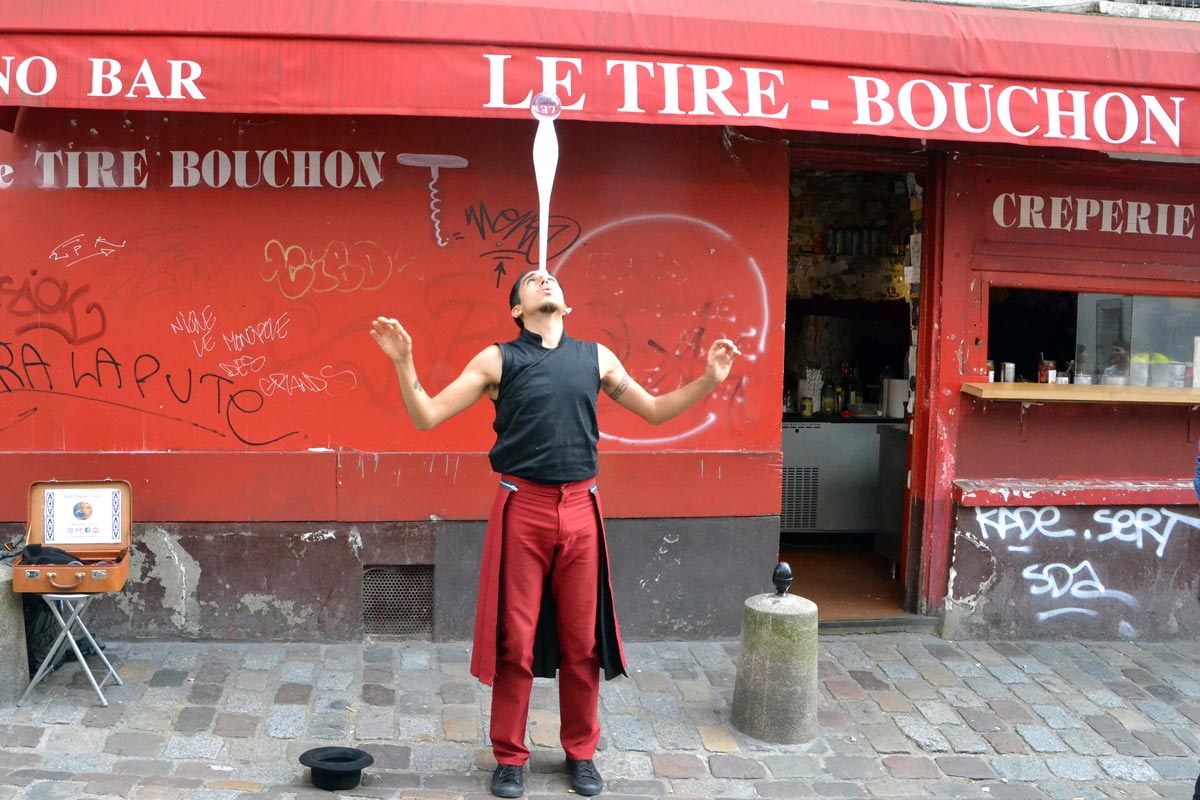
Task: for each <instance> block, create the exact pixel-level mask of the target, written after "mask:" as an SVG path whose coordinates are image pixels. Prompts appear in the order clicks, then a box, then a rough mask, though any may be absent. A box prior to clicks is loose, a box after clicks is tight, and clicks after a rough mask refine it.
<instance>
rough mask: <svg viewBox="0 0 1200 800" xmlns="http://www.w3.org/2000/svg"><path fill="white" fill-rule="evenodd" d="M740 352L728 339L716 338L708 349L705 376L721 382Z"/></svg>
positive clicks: (727, 374)
mask: <svg viewBox="0 0 1200 800" xmlns="http://www.w3.org/2000/svg"><path fill="white" fill-rule="evenodd" d="M741 354H742V353H741V351H740V350H738V349H737V345H735V344H734V343H733V342H732V341H730V340H729V339H717V340H716V341H715V342H713V346H712V347H710V348H709V349H708V363H707V365H706V366H705V368H704V375H705V377H707V378H709V379H710V380H712V381H715V382H716V383H718V384H719V383H721V382H722V381H724V380H725V379H726V378H728V377H729V370H730V369H731V368H732V367H733V361H734V359H736V358H737V357H738V356H740V355H741Z"/></svg>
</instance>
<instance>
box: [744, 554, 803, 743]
mask: <svg viewBox="0 0 1200 800" xmlns="http://www.w3.org/2000/svg"><path fill="white" fill-rule="evenodd" d="M789 577H790V576H789ZM789 582H790V581H789ZM817 698H818V692H817V606H816V604H815V603H813V602H812V601H811V600H806V599H805V598H803V597H797V596H796V595H791V594H788V595H779V594H760V595H756V596H754V597H751V598H750V599H749V600H747V601H746V609H745V612H744V614H743V616H742V644H741V651H740V653H739V655H738V667H737V679H736V680H735V682H734V688H733V725H734V727H735V728H737V729H738V730H739V731H741V732H742V733H745V734H747V735H748V736H753V737H754V738H755V739H761V740H762V741H764V742H775V743H778V744H800V743H802V742H808V741H812V740H813V739H815V738H816V736H817Z"/></svg>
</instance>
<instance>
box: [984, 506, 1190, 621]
mask: <svg viewBox="0 0 1200 800" xmlns="http://www.w3.org/2000/svg"><path fill="white" fill-rule="evenodd" d="M975 522H976V524H977V525H978V526H979V531H980V533H981V534H982V537H983V539H985V540H989V539H996V540H999V541H1000V542H1004V543H1005V544H1006V545H1007V549H1008V550H1009V551H1010V552H1018V553H1030V554H1032V553H1033V551H1034V546H1035V543H1036V542H1037V540H1038V539H1039V538H1047V539H1065V538H1076V539H1081V540H1083V541H1085V542H1093V541H1094V542H1095V543H1097V544H1103V543H1105V542H1116V543H1119V544H1123V545H1132V546H1133V548H1134V549H1137V550H1142V551H1144V550H1150V551H1151V552H1153V553H1154V556H1155V557H1156V558H1159V559H1161V558H1162V557H1163V555H1164V553H1165V552H1166V549H1167V545H1168V544H1169V543H1170V541H1171V536H1172V534H1174V533H1175V532H1176V531H1177V530H1179V528H1180V526H1181V525H1182V526H1183V527H1190V528H1193V529H1195V530H1198V531H1200V517H1193V516H1189V515H1187V514H1182V513H1180V512H1178V511H1172V510H1171V509H1169V508H1132V509H1131V508H1122V509H1112V508H1098V509H1096V510H1095V512H1093V514H1092V522H1094V523H1095V525H1094V527H1092V526H1089V527H1086V528H1084V529H1083V530H1076V529H1074V528H1070V527H1065V526H1060V523H1061V522H1062V511H1061V510H1060V509H1058V508H1057V507H1054V506H1046V507H1042V508H1034V507H1018V508H1003V507H1000V508H983V507H980V508H976V509H975ZM1021 577H1022V578H1024V579H1025V581H1026V582H1027V584H1028V586H1029V593H1030V595H1033V596H1035V597H1039V596H1046V597H1048V598H1049V599H1052V600H1066V601H1068V602H1070V601H1072V600H1082V601H1089V600H1115V601H1117V602H1120V603H1123V604H1125V605H1126V606H1128V607H1130V608H1137V606H1138V601H1137V598H1136V597H1135V596H1134V595H1132V594H1130V593H1128V592H1123V591H1119V590H1116V589H1111V588H1108V587H1107V586H1105V584H1104V582H1103V581H1102V580H1101V578H1100V576H1099V574H1098V573H1097V572H1096V568H1095V567H1094V566H1093V565H1092V563H1091V561H1090V560H1084V561H1081V562H1079V563H1078V564H1076V565H1075V566H1071V565H1069V564H1065V563H1061V562H1055V563H1049V564H1042V563H1036V564H1031V565H1029V566H1027V567H1025V568H1024V569H1023V570H1022V571H1021ZM1068 614H1082V615H1084V616H1092V617H1094V616H1097V615H1098V612H1097V611H1096V610H1095V609H1093V608H1086V607H1081V606H1076V605H1069V606H1061V607H1059V608H1053V609H1049V610H1046V611H1041V612H1039V613H1038V614H1037V619H1038V621H1039V622H1042V621H1045V620H1047V619H1051V618H1054V617H1059V616H1063V615H1068ZM1121 630H1122V631H1123V632H1125V633H1127V634H1133V635H1136V631H1135V630H1134V629H1133V628H1132V626H1130V625H1129V624H1128V623H1127V622H1125V621H1124V620H1122V624H1121Z"/></svg>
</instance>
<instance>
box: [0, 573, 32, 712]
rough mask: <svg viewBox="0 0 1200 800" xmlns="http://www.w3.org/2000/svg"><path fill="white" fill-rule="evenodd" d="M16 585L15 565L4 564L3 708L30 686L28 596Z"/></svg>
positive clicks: (0, 579) (0, 631)
mask: <svg viewBox="0 0 1200 800" xmlns="http://www.w3.org/2000/svg"><path fill="white" fill-rule="evenodd" d="M12 585H13V581H12V567H11V566H9V565H7V564H4V565H0V708H4V707H6V706H11V705H13V704H14V703H16V702H17V700H19V699H20V698H21V695H22V694H23V693H24V692H25V687H26V686H28V685H29V657H28V656H27V655H26V651H25V611H24V608H25V607H24V603H23V599H24V596H23V595H19V594H16V593H15V592H13V590H12Z"/></svg>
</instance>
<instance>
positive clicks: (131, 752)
mask: <svg viewBox="0 0 1200 800" xmlns="http://www.w3.org/2000/svg"><path fill="white" fill-rule="evenodd" d="M628 651H629V652H628V655H629V657H630V667H631V673H630V674H631V678H630V679H628V680H625V679H620V680H617V681H614V682H611V683H606V684H604V687H603V690H602V695H601V722H602V725H603V728H604V733H605V738H604V741H603V742H602V748H603V749H602V750H601V752H599V753H598V754H597V757H596V762H597V765H598V766H599V767H600V769H601V771H602V772H603V774H604V775H605V777H606V779H607V781H608V787H607V788H606V791H605V794H604V795H603V796H604V797H608V798H618V797H627V798H628V797H633V798H671V800H683V799H684V798H802V797H846V798H858V797H871V798H874V797H892V798H898V797H987V798H1076V797H1079V798H1100V797H1119V798H1155V797H1178V798H1188V797H1191V790H1192V785H1193V783H1194V781H1195V779H1196V775H1197V772H1198V771H1200V757H1198V755H1200V735H1198V734H1200V728H1198V727H1197V723H1200V643H1197V642H1182V643H1172V644H1124V643H1079V642H1066V643H1044V642H1043V643H1038V642H1031V643H1008V642H991V643H985V642H966V643H949V642H944V641H942V640H940V639H937V638H935V637H932V636H929V635H925V634H895V633H889V634H875V635H870V634H856V635H841V636H822V638H821V647H820V672H821V693H822V697H821V711H820V715H821V724H822V733H821V736H820V737H819V738H818V739H817V740H816V741H814V742H812V743H810V744H807V745H803V746H790V747H785V746H775V745H767V744H764V743H762V742H758V741H755V740H753V739H750V738H747V737H744V736H742V735H741V734H739V733H738V732H737V731H735V730H734V729H733V728H732V727H731V726H730V724H729V702H730V697H731V695H732V690H733V682H734V674H735V656H736V651H737V645H736V643H713V642H684V643H678V642H672V643H656V644H634V645H631V646H629V648H628ZM108 653H109V654H110V657H111V658H113V660H114V663H115V664H116V665H117V667H118V669H119V671H120V673H121V675H122V677H123V678H124V679H125V681H126V684H125V685H124V686H114V687H111V688H109V689H108V690H107V691H108V695H109V700H110V701H111V704H110V705H109V707H108V708H102V707H100V706H99V705H98V704H97V702H96V698H95V695H94V694H93V693H92V691H91V689H90V688H89V687H88V685H87V684H86V682H85V681H84V679H83V675H82V673H81V672H80V671H79V669H78V667H77V666H75V665H74V664H73V663H72V664H68V665H67V666H66V667H64V668H62V669H60V670H59V671H58V672H57V673H55V674H54V675H52V676H51V678H50V679H49V680H48V681H47V682H46V683H45V684H44V685H43V686H40V687H38V689H37V690H36V691H37V693H36V695H35V696H34V697H33V698H32V699H31V700H30V702H29V703H28V704H27V705H26V706H25V707H23V708H12V707H9V708H0V800H8V799H9V798H29V800H50V799H51V798H72V799H73V798H105V797H130V798H170V800H176V799H179V800H189V799H190V798H206V799H208V798H211V799H213V800H216V799H217V798H263V799H264V800H266V799H267V798H270V799H271V800H274V799H275V798H279V799H280V800H282V799H283V798H315V797H323V798H324V797H333V796H335V795H334V794H332V793H328V792H323V791H320V790H316V789H313V788H312V787H311V786H308V785H307V783H306V780H307V778H306V775H305V770H304V769H303V768H302V767H300V766H299V764H298V762H297V758H298V756H299V755H300V753H301V752H303V751H304V750H306V749H308V748H310V747H316V746H324V745H330V744H352V745H355V746H361V747H362V748H363V749H365V750H368V751H370V752H371V753H373V754H374V756H375V759H376V761H375V765H374V767H372V768H371V769H369V770H368V771H367V773H366V774H365V776H364V780H363V783H362V785H361V786H360V787H359V788H358V789H356V790H354V791H351V792H347V793H346V794H347V795H349V796H355V797H378V798H426V799H427V800H443V799H444V800H457V799H458V798H472V800H474V798H485V797H490V795H488V794H487V791H486V782H487V779H488V777H489V775H490V770H491V769H492V767H493V765H494V762H493V761H492V758H491V752H490V750H489V749H488V748H487V746H486V739H485V738H484V737H485V731H486V723H487V712H488V707H489V700H490V698H489V692H488V690H487V689H485V688H484V687H482V686H480V685H479V684H478V683H476V682H475V681H474V680H473V679H472V678H471V677H470V676H469V675H468V672H467V666H468V650H467V647H466V646H465V645H462V644H430V643H425V642H415V643H414V642H402V643H368V644H364V645H357V644H355V645H346V644H339V645H316V644H218V643H198V644H197V643H187V644H180V643H142V642H131V643H119V642H118V643H110V644H109V647H108ZM557 726H558V714H557V700H556V694H555V690H554V685H553V683H552V682H550V681H538V682H537V685H536V686H535V688H534V695H533V702H532V711H531V714H530V737H531V740H532V744H533V746H534V755H533V758H532V760H531V762H530V768H529V769H527V771H526V796H527V797H532V798H538V797H542V798H551V797H564V796H567V795H568V792H567V778H566V773H565V770H564V767H563V764H562V753H561V750H559V749H558V747H557V736H558V734H557Z"/></svg>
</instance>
